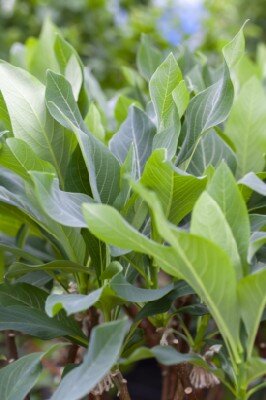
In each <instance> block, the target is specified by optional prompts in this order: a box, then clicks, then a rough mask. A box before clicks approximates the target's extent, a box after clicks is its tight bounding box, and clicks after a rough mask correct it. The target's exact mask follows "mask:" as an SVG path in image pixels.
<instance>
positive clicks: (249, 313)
mask: <svg viewBox="0 0 266 400" xmlns="http://www.w3.org/2000/svg"><path fill="white" fill-rule="evenodd" d="M265 287H266V269H262V270H259V271H258V272H256V273H254V274H252V275H248V276H246V277H244V278H243V279H241V281H240V282H239V284H238V294H239V300H240V311H241V317H242V319H243V321H244V325H245V328H246V332H247V335H248V338H247V344H246V346H247V354H248V357H251V354H252V349H253V344H254V341H255V337H256V334H257V331H258V327H259V324H260V320H261V316H262V313H263V310H264V308H265V305H266V293H265Z"/></svg>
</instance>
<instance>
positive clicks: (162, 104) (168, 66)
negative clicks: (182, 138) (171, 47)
mask: <svg viewBox="0 0 266 400" xmlns="http://www.w3.org/2000/svg"><path fill="white" fill-rule="evenodd" d="M181 79H182V74H181V71H180V69H179V66H178V64H177V61H176V59H175V57H174V55H173V54H172V53H170V54H169V55H168V57H167V58H166V59H165V60H164V61H163V63H162V64H161V65H160V66H159V67H158V68H157V70H156V71H155V72H154V74H153V75H152V77H151V79H150V82H149V90H150V96H151V100H152V103H153V105H154V109H155V113H156V117H157V127H158V132H157V135H155V137H154V145H153V148H161V147H165V148H167V150H168V154H167V156H168V158H169V159H171V158H173V156H174V155H175V152H176V147H177V141H178V135H179V131H180V120H179V116H178V112H177V108H176V105H175V102H174V99H173V96H172V92H173V90H174V89H175V88H176V87H177V85H178V83H179V82H180V81H181Z"/></svg>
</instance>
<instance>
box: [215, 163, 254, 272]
mask: <svg viewBox="0 0 266 400" xmlns="http://www.w3.org/2000/svg"><path fill="white" fill-rule="evenodd" d="M208 193H209V194H210V195H211V197H212V198H213V199H214V200H215V201H216V202H217V203H218V205H219V206H220V208H221V210H222V212H223V214H224V216H225V218H226V220H227V222H228V224H229V226H230V227H231V230H232V232H233V235H234V237H235V240H236V243H237V248H238V253H239V255H240V258H241V261H242V265H243V266H245V264H246V262H247V253H248V246H249V236H250V225H249V218H248V212H247V208H246V204H245V201H244V199H243V197H242V195H241V193H240V191H239V188H238V186H237V183H236V181H235V179H234V177H233V175H232V172H231V171H230V169H229V167H228V166H227V165H226V164H225V163H222V164H220V166H219V167H218V168H217V170H216V171H215V173H214V176H213V178H212V180H211V183H210V185H209V186H208Z"/></svg>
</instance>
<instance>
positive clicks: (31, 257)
mask: <svg viewBox="0 0 266 400" xmlns="http://www.w3.org/2000/svg"><path fill="white" fill-rule="evenodd" d="M0 250H1V251H5V252H7V253H10V254H14V255H15V256H17V257H21V258H24V259H25V260H27V261H29V262H33V263H36V262H41V260H40V259H39V258H38V257H36V256H34V255H32V254H31V253H30V252H29V251H25V250H22V249H20V248H19V247H16V246H11V245H7V244H6V243H2V241H1V242H0Z"/></svg>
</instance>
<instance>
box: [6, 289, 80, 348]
mask: <svg viewBox="0 0 266 400" xmlns="http://www.w3.org/2000/svg"><path fill="white" fill-rule="evenodd" d="M47 296H48V294H47V293H46V292H45V291H43V290H42V289H39V288H37V287H35V286H32V285H29V284H26V283H17V284H14V285H9V284H2V285H0V303H1V306H0V330H1V331H3V330H9V329H11V330H15V331H19V332H22V333H26V334H29V335H32V336H37V337H39V338H41V339H52V338H55V337H59V336H66V337H70V338H71V340H75V341H78V342H79V343H83V344H84V343H86V339H85V336H84V335H83V333H82V331H81V330H80V328H79V326H78V324H77V323H76V322H75V321H74V320H73V319H71V318H69V317H66V316H65V315H64V314H60V315H59V316H57V317H55V318H49V317H48V316H47V314H46V313H45V309H44V308H45V301H46V298H47ZM25 316H26V317H25Z"/></svg>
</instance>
